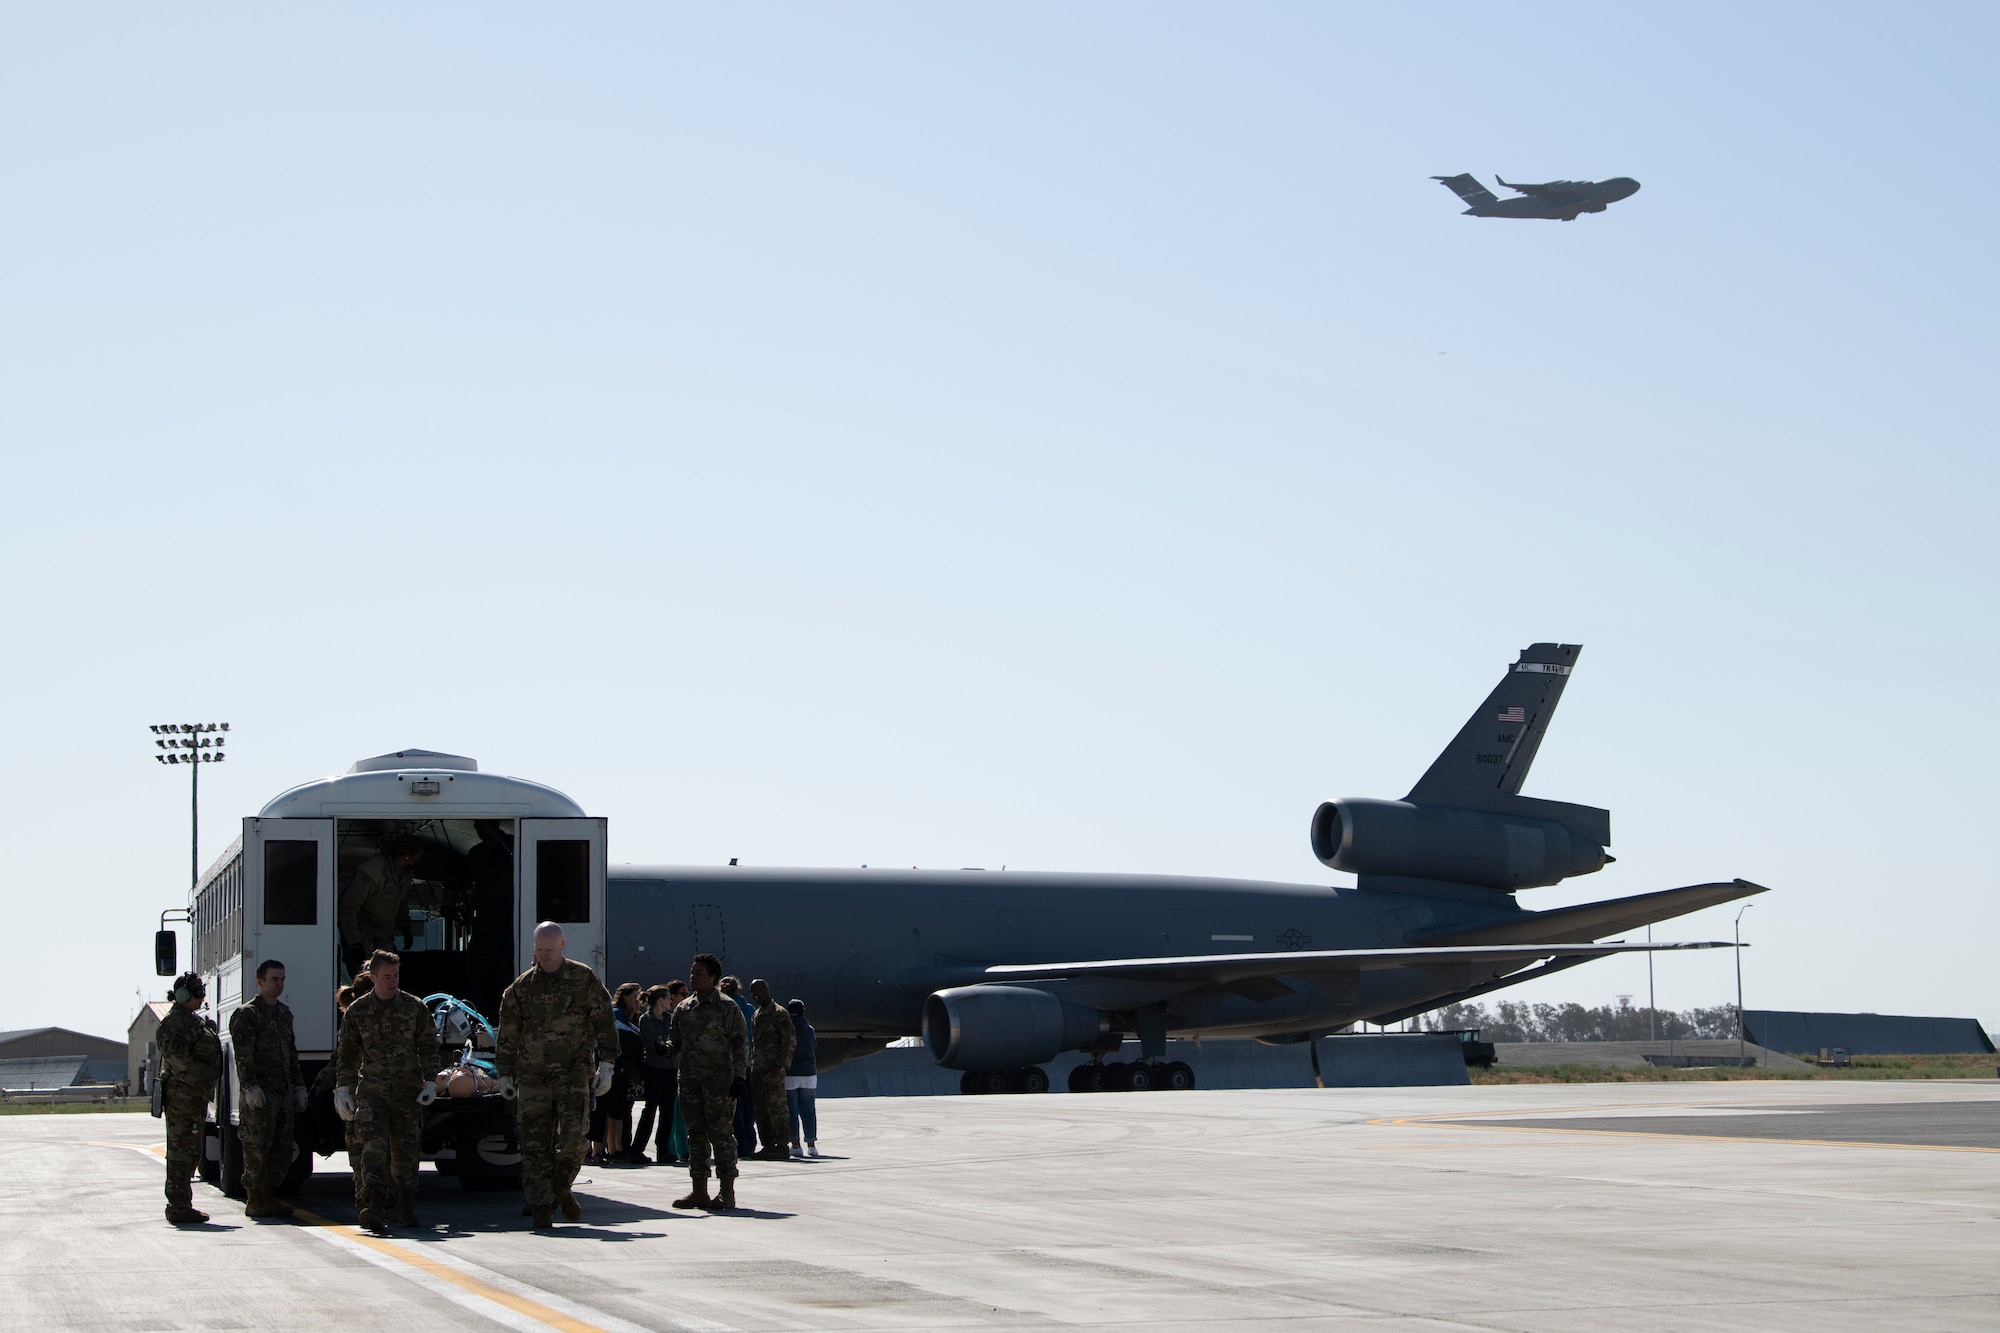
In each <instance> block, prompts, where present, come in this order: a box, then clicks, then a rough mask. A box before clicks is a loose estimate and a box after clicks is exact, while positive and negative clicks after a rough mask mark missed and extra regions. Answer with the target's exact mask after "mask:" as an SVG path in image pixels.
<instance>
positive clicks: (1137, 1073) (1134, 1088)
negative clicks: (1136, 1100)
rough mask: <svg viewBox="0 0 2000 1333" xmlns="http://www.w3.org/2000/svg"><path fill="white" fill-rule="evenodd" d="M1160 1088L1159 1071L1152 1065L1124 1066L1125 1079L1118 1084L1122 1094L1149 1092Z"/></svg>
mask: <svg viewBox="0 0 2000 1333" xmlns="http://www.w3.org/2000/svg"><path fill="white" fill-rule="evenodd" d="M1159 1086H1160V1071H1159V1070H1158V1069H1157V1068H1155V1067H1154V1066H1152V1065H1147V1064H1132V1065H1126V1066H1125V1077H1124V1079H1123V1080H1122V1081H1121V1083H1120V1089H1121V1091H1124V1092H1151V1091H1152V1090H1153V1089H1154V1088H1157V1087H1159Z"/></svg>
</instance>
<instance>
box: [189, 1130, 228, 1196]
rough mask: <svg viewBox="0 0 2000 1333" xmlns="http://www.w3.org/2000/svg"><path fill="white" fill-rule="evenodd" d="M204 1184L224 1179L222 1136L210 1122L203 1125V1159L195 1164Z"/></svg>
mask: <svg viewBox="0 0 2000 1333" xmlns="http://www.w3.org/2000/svg"><path fill="white" fill-rule="evenodd" d="M195 1169H196V1171H197V1172H198V1173H199V1174H200V1176H201V1179H202V1183H203V1184H204V1185H213V1184H214V1183H215V1182H216V1181H218V1180H220V1179H222V1138H221V1136H220V1135H219V1134H217V1132H216V1128H215V1126H214V1125H213V1124H211V1123H210V1122H208V1121H206V1120H204V1121H202V1125H201V1160H200V1161H199V1162H197V1163H196V1165H195Z"/></svg>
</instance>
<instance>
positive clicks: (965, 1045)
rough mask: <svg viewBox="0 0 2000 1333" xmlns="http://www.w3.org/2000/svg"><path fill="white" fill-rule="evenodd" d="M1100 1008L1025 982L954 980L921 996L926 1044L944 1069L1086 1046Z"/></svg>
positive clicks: (1009, 1062)
mask: <svg viewBox="0 0 2000 1333" xmlns="http://www.w3.org/2000/svg"><path fill="white" fill-rule="evenodd" d="M1109 1028H1110V1024H1109V1023H1108V1022H1107V1021H1106V1019H1105V1017H1104V1015H1103V1014H1100V1013H1099V1012H1097V1010H1095V1009H1092V1008H1089V1007H1088V1006H1086V1005H1081V1004H1070V1003H1068V1002H1067V1001H1064V1000H1059V999H1057V998H1056V997H1055V996H1054V995H1051V994H1050V993H1049V992H1047V991H1045V990H1036V989H1034V988H1032V987H1028V986H955V987H953V988H952V989H950V990H941V991H937V992H935V993H933V994H932V995H931V996H930V997H929V998H928V999H926V1000H925V1001H924V1045H925V1046H926V1047H928V1048H929V1050H930V1053H931V1056H932V1058H934V1059H935V1060H936V1061H937V1062H938V1063H939V1064H941V1065H943V1066H944V1067H945V1068H946V1069H967V1070H981V1071H985V1070H999V1069H1019V1068H1021V1067H1022V1066H1024V1065H1034V1064H1040V1063H1041V1062H1042V1061H1044V1060H1049V1059H1053V1058H1054V1057H1055V1056H1056V1054H1057V1053H1058V1052H1061V1051H1073V1050H1076V1049H1077V1048H1078V1047H1082V1046H1089V1045H1091V1044H1092V1043H1093V1042H1095V1041H1096V1040H1097V1039H1098V1038H1099V1037H1101V1036H1103V1035H1104V1034H1105V1033H1106V1032H1107V1031H1108V1030H1109Z"/></svg>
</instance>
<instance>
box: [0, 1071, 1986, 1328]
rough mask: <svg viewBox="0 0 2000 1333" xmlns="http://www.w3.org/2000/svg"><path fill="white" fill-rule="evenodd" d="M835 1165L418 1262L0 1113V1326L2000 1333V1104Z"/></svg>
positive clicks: (1438, 1118) (431, 1213)
mask: <svg viewBox="0 0 2000 1333" xmlns="http://www.w3.org/2000/svg"><path fill="white" fill-rule="evenodd" d="M821 1111H822V1115H821V1119H822V1122H823V1123H822V1125H821V1131H822V1138H821V1147H822V1149H823V1150H825V1151H827V1152H828V1153H829V1156H828V1157H827V1158H825V1159H822V1160H820V1161H816V1162H792V1163H748V1164H746V1166H745V1168H744V1173H743V1178H742V1180H741V1182H740V1188H739V1194H740V1196H741V1198H742V1201H743V1203H744V1205H745V1207H744V1209H743V1210H742V1211H739V1212H736V1213H733V1214H717V1215H706V1214H687V1213H676V1212H674V1211H673V1210H672V1209H671V1208H670V1207H669V1201H670V1200H671V1199H673V1198H674V1197H675V1196H676V1195H677V1194H679V1193H681V1192H682V1191H683V1189H684V1188H685V1186H686V1182H687V1176H686V1174H685V1172H684V1171H677V1170H672V1169H667V1168H647V1169H643V1170H596V1169H593V1170H587V1171H586V1172H585V1175H584V1177H583V1178H582V1180H581V1181H580V1182H579V1185H578V1189H577V1193H578V1195H579V1197H580V1199H581V1200H582V1202H583V1205H584V1209H585V1214H584V1221H583V1222H582V1224H580V1225H576V1226H562V1225H559V1226H558V1227H557V1229H556V1230H555V1231H554V1232H552V1233H543V1234H535V1233H530V1232H529V1231H528V1230H527V1229H526V1226H527V1223H526V1219H524V1218H522V1217H520V1216H519V1215H518V1213H519V1207H520V1199H519V1196H518V1195H515V1194H511V1193H504V1194H475V1193H466V1192H464V1191H461V1190H460V1189H459V1188H458V1187H457V1185H456V1184H455V1183H453V1182H452V1181H451V1180H450V1179H449V1178H446V1177H440V1176H435V1175H433V1174H432V1173H430V1172H429V1171H426V1172H425V1173H424V1180H423V1197H422V1200H421V1205H420V1212H421V1214H422V1216H423V1218H424V1220H425V1222H426V1223H427V1225H426V1227H425V1228H424V1229H422V1230H420V1231H403V1232H399V1233H397V1234H395V1235H394V1236H391V1237H388V1238H380V1237H373V1236H365V1235H362V1234H360V1233H358V1232H356V1231H355V1230H354V1228H353V1226H352V1222H353V1210H352V1206H351V1192H350V1188H349V1182H348V1177H347V1175H346V1172H345V1171H344V1170H343V1169H342V1168H343V1166H344V1163H343V1161H342V1159H341V1158H339V1157H335V1158H332V1159H322V1162H321V1165H322V1166H323V1167H324V1168H325V1169H324V1170H323V1171H322V1173H321V1174H319V1175H316V1176H315V1177H314V1179H313V1181H312V1182H311V1184H310V1185H309V1187H308V1192H307V1194H306V1196H305V1198H304V1202H305V1203H306V1205H307V1207H308V1210H309V1212H310V1214H311V1217H312V1219H313V1220H310V1221H301V1222H298V1223H286V1222H263V1223H259V1222H250V1221H246V1220H245V1219H244V1217H243V1215H242V1209H241V1206H240V1205H238V1204H237V1203H235V1202H233V1201H231V1200H227V1199H223V1198H221V1197H220V1196H219V1195H217V1194H216V1192H215V1191H214V1190H212V1189H210V1188H209V1187H207V1186H205V1185H202V1184H199V1183H197V1184H196V1186H195V1197H196V1202H197V1205H198V1206H200V1207H202V1208H205V1209H207V1210H208V1211H209V1212H211V1213H213V1214H214V1221H213V1222H212V1223H210V1224H209V1225H208V1226H206V1227H201V1228H189V1229H176V1228H173V1227H170V1226H168V1225H166V1224H165V1222H164V1221H163V1220H162V1219H161V1215H160V1211H161V1207H162V1204H163V1198H162V1195H161V1161H160V1159H159V1157H158V1155H157V1154H158V1147H159V1144H160V1140H161V1135H160V1126H159V1122H158V1121H155V1120H153V1119H151V1118H150V1117H148V1116H144V1115H70V1116H8V1117H0V1172H4V1175H0V1179H4V1180H5V1181H6V1182H7V1185H6V1188H5V1189H4V1191H0V1322H4V1324H5V1325H6V1326H7V1327H10V1328H90V1329H121V1330H122V1329H132V1330H140V1329H144V1330H168V1329H229V1328H244V1329H247V1328H277V1329H284V1330H308V1329H334V1328H338V1329H341V1330H344V1331H351V1330H353V1329H355V1328H360V1327H367V1328H375V1329H399V1328H414V1327H440V1326H447V1325H448V1326H452V1327H462V1328H471V1329H477V1328H489V1327H502V1328H513V1329H523V1330H532V1331H536V1333H540V1331H544V1330H548V1329H560V1330H568V1331H570V1333H589V1330H594V1329H602V1330H606V1331H607V1333H632V1331H633V1330H639V1329H648V1330H664V1329H688V1330H701V1331H703V1333H728V1331H729V1330H745V1331H746V1333H747V1331H748V1330H820V1329H827V1330H836V1329H837V1330H862V1329H871V1330H874V1329H879V1330H906V1329H961V1328H963V1329H980V1330H991V1329H1043V1328H1052V1327H1089V1328H1099V1327H1101V1328H1121V1329H1190V1330H1192V1329H1202V1330H1210V1329H1234V1328H1249V1327H1252V1326H1277V1327H1281V1328H1285V1329H1288V1330H1289V1329H1298V1330H1309V1329H1311V1330H1317V1329H1348V1328H1370V1327H1384V1326H1389V1325H1399V1326H1409V1327H1418V1328H1432V1329H1484V1330H1523V1331H1525V1330H1537V1331H1542V1330H1603V1329H1635V1330H1636V1329H1646V1330H1655V1329H1665V1330H1679V1329H1687V1330H1695V1329H1700V1330H1704V1331H1709V1333H1712V1331H1714V1330H1738V1329H1741V1330H1752V1329H1755V1330H1765V1329H1791V1328H1798V1329H1812V1330H1814V1331H1815V1333H1831V1331H1832V1330H1844V1329H1856V1330H1859V1329H1870V1330H1873V1329H1879V1328H1883V1327H1894V1328H1897V1329H1974V1328H1994V1327H2000V1271H1996V1266H1995V1263H1994V1257H1995V1256H1996V1255H2000V1132H1996V1127H2000V1085H1995V1084H1993V1083H1979V1082H1924V1083H1886V1082H1885V1083H1857V1082H1838V1083H1834V1082H1828V1083H1750V1082H1742V1083H1715V1084H1698V1083H1676V1084H1601V1085H1577V1084H1563V1085H1541V1086H1482V1087H1470V1088H1463V1087H1460V1088H1387V1089H1371V1090H1340V1091H1331V1090H1329V1091H1321V1090H1312V1089H1282V1090H1267V1091H1227V1092H1190V1093H1164V1092H1162V1093H1134V1094H1107V1095H1103V1096H1062V1097H1051V1096H1042V1097H1006V1096H1001V1097H949V1098H872V1099H856V1100H847V1101H839V1102H830V1103H822V1106H821Z"/></svg>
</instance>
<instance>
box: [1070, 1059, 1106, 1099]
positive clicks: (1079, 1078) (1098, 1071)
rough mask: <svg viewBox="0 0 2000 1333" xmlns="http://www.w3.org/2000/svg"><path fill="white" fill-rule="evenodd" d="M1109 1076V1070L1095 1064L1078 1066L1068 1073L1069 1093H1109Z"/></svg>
mask: <svg viewBox="0 0 2000 1333" xmlns="http://www.w3.org/2000/svg"><path fill="white" fill-rule="evenodd" d="M1109 1074H1110V1071H1109V1070H1107V1069H1106V1068H1105V1067H1104V1066H1103V1065H1101V1064H1097V1063H1095V1062H1092V1063H1090V1064H1087V1065H1078V1066H1077V1067H1076V1068H1074V1069H1072V1070H1070V1071H1069V1090H1070V1091H1071V1092H1106V1091H1109V1090H1110V1087H1111V1084H1110V1082H1109Z"/></svg>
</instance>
